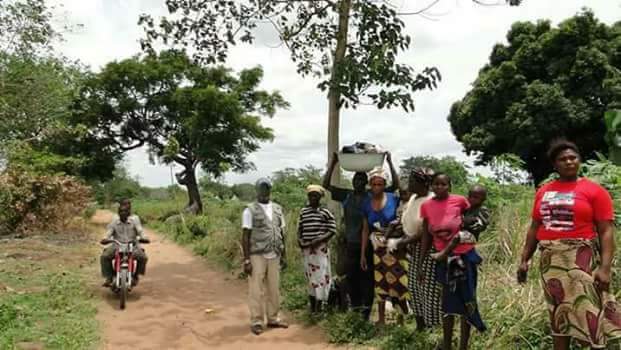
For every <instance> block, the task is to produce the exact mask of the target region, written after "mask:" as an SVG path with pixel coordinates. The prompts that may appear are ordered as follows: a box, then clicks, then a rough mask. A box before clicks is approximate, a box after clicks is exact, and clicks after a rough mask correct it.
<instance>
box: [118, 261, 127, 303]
mask: <svg viewBox="0 0 621 350" xmlns="http://www.w3.org/2000/svg"><path fill="white" fill-rule="evenodd" d="M127 273H128V272H127V270H122V271H121V286H120V287H121V288H120V290H119V299H120V300H119V303H120V305H119V306H120V308H121V310H124V309H125V302H126V301H127Z"/></svg>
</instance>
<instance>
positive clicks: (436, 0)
mask: <svg viewBox="0 0 621 350" xmlns="http://www.w3.org/2000/svg"><path fill="white" fill-rule="evenodd" d="M475 1H476V0H475ZM439 2H440V0H434V1H432V2H431V3H430V4H429V5H427V6H425V7H423V8H422V9H420V10H418V11H414V12H398V13H397V16H412V15H420V14H423V13H424V12H426V11H428V10H429V9H431V8H432V7H434V6H436V5H437V4H438V3H439Z"/></svg>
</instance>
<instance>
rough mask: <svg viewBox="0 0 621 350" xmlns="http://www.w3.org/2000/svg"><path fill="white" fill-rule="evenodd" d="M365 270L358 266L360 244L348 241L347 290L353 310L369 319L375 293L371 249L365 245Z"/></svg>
mask: <svg viewBox="0 0 621 350" xmlns="http://www.w3.org/2000/svg"><path fill="white" fill-rule="evenodd" d="M366 256H367V266H368V268H367V271H362V269H361V268H360V244H355V243H348V244H347V248H346V261H345V269H346V270H345V271H346V272H345V273H346V275H347V291H348V294H349V299H350V302H351V307H352V308H353V309H354V310H357V311H360V312H361V313H362V315H363V316H364V318H365V319H367V320H368V319H369V317H370V315H371V309H372V308H373V297H374V295H375V291H374V287H375V283H374V280H373V249H372V247H371V244H369V245H368V246H367V251H366Z"/></svg>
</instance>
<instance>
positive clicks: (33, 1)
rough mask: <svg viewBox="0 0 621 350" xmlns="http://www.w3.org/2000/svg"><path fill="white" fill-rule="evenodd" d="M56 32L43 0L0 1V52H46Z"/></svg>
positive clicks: (38, 53)
mask: <svg viewBox="0 0 621 350" xmlns="http://www.w3.org/2000/svg"><path fill="white" fill-rule="evenodd" d="M58 37H59V33H58V32H56V31H55V30H54V28H53V27H52V13H51V11H50V8H49V7H48V6H47V5H46V4H45V1H44V0H8V1H3V2H0V51H1V52H2V53H3V54H10V55H18V56H22V57H33V56H38V55H40V54H41V53H42V52H49V51H50V50H51V49H52V48H51V45H52V43H53V41H54V40H55V39H57V38H58Z"/></svg>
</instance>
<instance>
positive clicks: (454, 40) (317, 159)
mask: <svg viewBox="0 0 621 350" xmlns="http://www.w3.org/2000/svg"><path fill="white" fill-rule="evenodd" d="M492 1H494V0H490V2H492ZM500 1H502V0H500ZM50 2H51V3H53V4H60V3H62V4H63V10H64V11H65V13H66V15H67V20H68V21H69V22H70V23H82V24H83V25H84V28H83V29H82V30H81V31H79V32H77V33H74V34H70V35H67V36H66V39H67V41H66V42H65V43H64V44H62V46H61V49H62V51H63V53H64V54H65V55H67V56H69V57H72V58H77V59H80V60H82V61H83V62H85V63H87V64H89V65H90V66H91V67H93V69H99V68H100V67H101V66H102V65H104V64H105V63H107V62H109V61H111V60H118V59H123V58H126V57H129V56H132V55H134V54H136V53H138V52H139V49H140V47H139V44H138V42H139V39H140V37H141V35H142V29H141V28H139V27H138V26H137V21H138V16H139V15H140V14H142V13H145V12H146V13H150V14H153V15H154V16H155V17H159V16H161V15H163V14H165V8H164V5H163V3H164V1H163V0H136V1H123V0H54V1H50ZM399 4H401V7H402V9H403V11H409V10H416V9H420V8H423V7H425V6H426V5H427V4H429V2H428V1H422V0H417V1H412V0H401V2H400V3H399ZM406 4H407V6H406ZM584 6H588V7H590V8H592V9H593V11H594V12H595V14H596V16H597V17H598V18H600V19H601V20H602V21H604V22H606V23H612V22H613V21H615V20H617V19H618V17H619V13H621V7H620V3H619V2H618V1H609V0H594V1H587V0H563V1H541V0H524V3H523V4H522V5H521V6H519V7H508V6H492V7H482V6H478V5H475V4H473V3H472V2H471V1H469V0H454V1H451V0H442V1H441V2H440V4H439V6H438V7H436V8H434V9H433V12H434V13H438V14H444V15H443V16H438V17H437V20H436V21H430V20H427V19H424V18H422V17H420V16H411V17H405V18H404V20H405V21H406V28H407V31H408V33H410V34H411V35H412V37H413V47H412V48H411V50H410V51H409V52H407V53H406V54H404V55H403V56H402V60H403V61H404V62H408V63H410V64H413V65H414V66H415V67H417V68H419V69H422V68H423V67H425V66H436V67H438V68H439V69H440V71H441V73H442V76H443V81H442V83H441V84H440V86H439V87H438V89H437V90H435V91H424V92H419V93H417V94H416V96H415V97H416V111H415V112H414V113H411V114H409V115H407V114H406V113H404V112H403V111H400V110H392V111H385V110H376V109H374V108H371V107H363V108H359V109H357V110H344V111H343V112H342V122H341V143H342V144H347V143H352V142H355V141H358V140H365V141H369V142H375V143H379V144H382V145H383V146H384V147H385V148H387V149H389V150H391V151H392V152H393V154H394V157H393V158H395V160H396V161H399V160H401V159H404V158H406V157H409V156H411V155H423V154H431V155H437V156H442V155H454V156H457V157H458V158H460V159H467V157H466V156H465V155H464V154H463V153H462V152H461V150H462V148H461V146H460V144H459V143H458V142H457V141H456V140H455V138H454V136H453V135H452V133H451V130H450V126H449V124H448V122H447V121H446V116H447V115H448V112H449V109H450V106H451V104H452V103H453V102H454V101H456V100H457V99H459V98H461V97H463V95H464V94H465V93H466V92H467V90H468V89H469V87H470V84H471V83H472V82H473V81H474V79H475V78H476V76H477V73H478V70H479V69H480V68H481V67H482V66H483V65H484V64H485V63H486V61H487V59H488V56H489V53H490V51H491V48H492V47H493V45H494V44H495V43H497V42H502V41H504V38H505V35H506V33H507V31H508V30H509V28H510V27H511V24H512V23H514V22H515V21H533V20H537V19H550V20H551V21H552V22H553V23H558V22H560V21H562V20H563V19H565V18H568V17H570V16H572V15H574V14H575V13H577V12H579V11H580V10H581V8H583V7H584ZM276 43H277V41H276V40H275V38H274V37H273V33H271V32H270V30H269V28H264V29H262V30H261V33H260V35H259V37H258V40H257V44H256V45H255V46H253V47H250V46H242V47H237V48H235V49H233V50H232V52H231V55H230V60H229V65H230V66H231V67H233V68H234V69H236V70H239V69H243V68H247V67H252V66H255V65H261V66H262V67H263V69H264V71H265V78H264V81H263V84H262V87H263V88H265V89H269V90H280V91H281V92H282V94H283V95H284V96H285V98H286V99H287V100H288V101H289V102H290V103H291V108H290V109H289V110H286V111H280V112H279V113H278V114H277V115H276V116H275V117H274V118H273V119H265V125H267V126H269V127H272V128H273V129H274V131H275V136H276V138H275V140H274V142H273V143H266V144H264V145H263V147H262V148H261V150H259V151H258V152H256V153H255V154H252V155H251V156H250V160H252V161H253V162H254V163H255V164H256V165H257V171H253V172H249V173H246V174H227V176H226V180H227V181H229V182H241V181H248V182H252V181H254V179H256V178H257V177H258V176H265V175H269V174H271V173H272V172H274V171H276V170H279V169H282V168H285V167H302V166H305V165H307V164H312V165H315V166H319V167H322V166H323V165H324V163H325V162H326V154H325V153H326V134H327V99H326V97H325V94H324V93H322V92H321V91H319V90H318V89H317V88H316V84H317V81H315V80H313V79H310V78H307V79H303V78H301V77H300V76H299V75H298V74H297V73H296V71H295V66H294V64H293V63H291V61H290V59H289V54H288V52H287V51H286V49H285V48H283V47H277V48H274V44H276ZM128 163H129V169H130V172H131V173H132V174H135V175H138V176H139V177H140V179H141V181H142V182H143V183H144V184H146V185H149V186H157V185H168V184H170V181H171V180H170V168H169V167H165V166H157V165H156V166H154V165H150V164H149V163H148V158H147V156H146V155H145V153H144V152H143V151H134V152H131V153H130V154H129V156H128Z"/></svg>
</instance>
